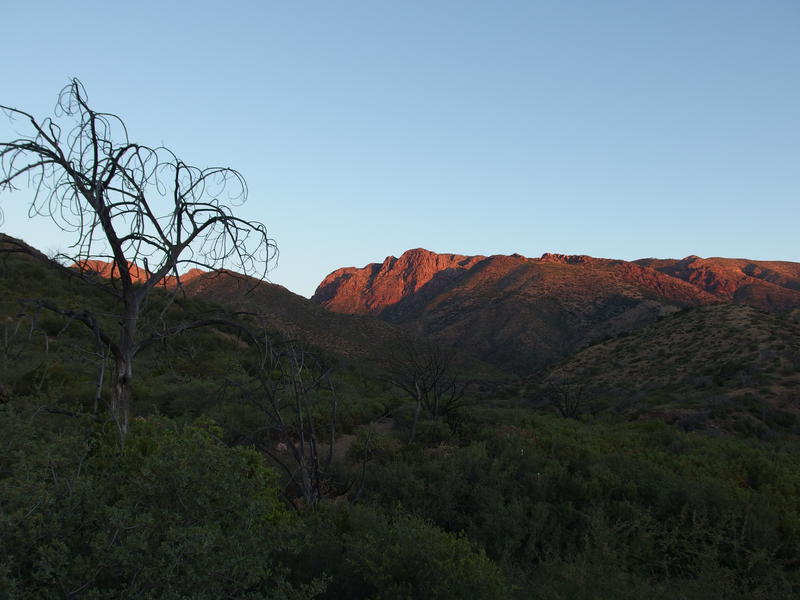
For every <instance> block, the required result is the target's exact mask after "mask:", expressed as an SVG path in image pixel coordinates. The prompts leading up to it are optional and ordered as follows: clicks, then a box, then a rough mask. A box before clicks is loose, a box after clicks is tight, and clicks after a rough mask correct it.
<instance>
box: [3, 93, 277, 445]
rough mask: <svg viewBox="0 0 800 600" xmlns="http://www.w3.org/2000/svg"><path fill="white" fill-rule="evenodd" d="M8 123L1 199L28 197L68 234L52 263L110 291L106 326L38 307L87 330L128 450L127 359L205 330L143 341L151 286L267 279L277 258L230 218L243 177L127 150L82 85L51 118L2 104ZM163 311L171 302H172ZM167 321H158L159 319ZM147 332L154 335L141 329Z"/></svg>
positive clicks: (259, 233) (79, 314)
mask: <svg viewBox="0 0 800 600" xmlns="http://www.w3.org/2000/svg"><path fill="white" fill-rule="evenodd" d="M0 108H2V110H3V111H4V112H5V113H6V114H7V116H8V117H9V119H10V120H11V121H17V120H20V121H22V122H23V123H24V125H25V126H26V127H27V129H28V133H27V134H23V135H20V137H18V138H17V139H13V140H11V141H6V142H0V191H3V190H5V191H10V190H14V189H16V188H17V186H18V185H27V186H29V187H31V188H33V189H34V191H35V196H34V199H33V201H32V204H31V206H30V211H29V212H30V214H31V216H44V217H49V218H50V219H52V220H53V221H54V222H55V223H56V224H57V225H58V226H59V227H61V228H62V229H63V230H64V231H67V232H70V233H72V234H74V240H75V241H74V243H73V244H72V246H70V250H69V252H68V253H67V254H65V255H62V256H60V257H58V258H60V259H61V260H62V262H65V263H66V264H70V265H73V266H74V267H75V269H77V270H78V271H79V272H83V273H85V274H87V275H88V274H89V273H90V272H92V271H96V270H97V269H98V264H97V262H94V261H102V262H103V263H104V264H105V265H106V266H103V267H102V269H101V270H102V274H103V275H104V277H103V278H97V277H94V278H91V280H92V282H93V283H94V284H95V285H97V286H100V287H101V288H103V289H104V290H106V291H107V292H108V293H109V294H110V295H111V296H112V297H113V298H115V301H116V305H117V306H118V308H119V311H118V314H117V316H116V318H115V319H114V322H113V324H111V325H109V323H108V320H105V321H101V319H99V318H98V316H97V315H96V314H94V313H93V312H92V310H91V309H90V308H89V307H86V308H85V309H82V310H74V309H70V310H67V309H65V308H64V307H60V306H55V305H53V304H52V303H50V302H47V301H46V300H42V301H40V302H39V303H38V306H39V307H41V308H46V309H48V310H51V311H53V312H56V313H59V314H62V315H64V316H67V317H70V318H72V319H75V320H77V321H79V322H81V323H83V324H84V325H85V326H86V327H88V328H89V329H91V330H92V332H93V334H94V336H95V337H96V338H97V339H98V340H99V341H100V343H101V344H102V345H103V346H104V347H106V348H108V352H109V354H110V356H111V358H112V360H113V394H112V403H111V414H112V416H113V418H114V420H115V421H116V423H117V426H118V428H119V432H120V437H121V440H122V441H123V442H124V438H125V435H126V433H127V431H128V421H129V414H130V406H131V400H132V398H131V384H132V381H133V376H134V359H135V357H136V355H137V354H138V353H139V352H140V351H141V350H142V348H144V347H146V346H147V345H149V344H151V343H153V342H154V341H157V340H160V339H163V337H164V336H165V335H169V334H171V333H176V332H178V331H183V330H185V329H188V328H192V327H199V326H203V325H206V324H209V323H208V322H205V321H196V322H194V323H183V324H181V325H180V326H177V327H169V326H167V325H166V323H165V321H164V319H163V318H161V319H156V322H158V323H159V326H158V327H156V328H154V329H152V330H148V331H143V327H142V323H141V317H142V314H143V311H144V309H145V306H146V304H147V301H148V297H149V296H150V295H151V292H152V291H153V290H154V289H155V288H156V287H162V288H165V289H166V288H169V289H170V290H171V292H172V293H173V294H175V293H177V291H178V290H179V289H180V277H181V273H182V271H183V270H184V269H186V268H187V267H198V268H201V269H206V270H219V269H222V268H223V267H226V266H227V267H230V268H232V269H234V270H236V271H239V272H240V273H243V274H246V275H255V276H258V277H259V278H263V276H264V275H265V274H266V269H267V266H268V264H269V262H270V260H272V259H273V258H274V257H275V256H276V253H277V250H276V247H275V244H274V242H273V240H271V239H270V238H269V237H268V235H267V231H266V228H265V227H264V225H263V224H261V223H258V222H253V221H246V220H244V219H241V218H239V217H237V216H235V215H234V213H233V211H232V208H231V206H234V205H237V204H240V203H242V202H244V200H245V199H246V196H247V186H246V183H245V180H244V178H243V177H242V176H241V175H240V174H239V173H238V172H237V171H235V170H233V169H230V168H226V167H212V168H205V169H200V168H198V167H194V166H191V165H187V164H186V163H184V162H183V161H182V160H180V159H179V158H178V157H177V156H176V155H175V154H174V153H173V152H172V151H170V150H168V149H167V148H163V147H150V146H145V145H142V144H138V143H135V142H133V141H131V140H130V139H129V137H128V131H127V129H126V127H125V124H124V123H123V122H122V120H121V119H120V118H119V117H117V116H115V115H113V114H110V113H102V112H97V111H95V110H94V109H92V108H91V107H90V106H89V104H88V101H87V96H86V92H85V90H84V88H83V85H82V84H81V82H80V81H78V80H77V79H73V80H72V81H71V82H70V83H69V85H67V86H66V87H65V88H64V89H63V90H62V91H61V93H60V95H59V99H58V104H57V106H56V110H55V115H54V118H46V119H44V120H39V119H37V118H36V117H34V116H32V115H31V114H29V113H27V112H25V111H23V110H20V109H17V108H12V107H9V106H3V105H0ZM167 305H168V302H167ZM165 312H166V308H164V312H162V315H161V316H162V317H163V315H164V314H165ZM148 329H149V328H148Z"/></svg>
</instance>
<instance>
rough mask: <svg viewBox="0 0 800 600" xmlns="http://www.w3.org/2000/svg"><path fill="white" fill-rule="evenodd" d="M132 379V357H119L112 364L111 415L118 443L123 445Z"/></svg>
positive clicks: (126, 431) (128, 415)
mask: <svg viewBox="0 0 800 600" xmlns="http://www.w3.org/2000/svg"><path fill="white" fill-rule="evenodd" d="M132 378H133V356H119V357H117V359H116V361H115V363H114V394H113V397H112V400H111V414H112V416H113V417H114V421H116V423H117V428H118V429H119V435H120V441H121V442H122V445H123V446H124V445H125V437H126V436H127V435H128V424H129V417H130V407H131V381H132Z"/></svg>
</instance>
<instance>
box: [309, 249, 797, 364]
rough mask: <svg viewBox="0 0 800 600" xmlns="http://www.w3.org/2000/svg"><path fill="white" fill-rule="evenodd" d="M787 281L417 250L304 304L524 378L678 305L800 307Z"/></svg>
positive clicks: (685, 267)
mask: <svg viewBox="0 0 800 600" xmlns="http://www.w3.org/2000/svg"><path fill="white" fill-rule="evenodd" d="M726 261H727V262H726ZM795 273H798V274H800V265H798V264H796V263H759V262H753V261H736V260H733V259H707V260H706V259H700V258H698V257H688V258H687V259H684V260H682V261H675V260H656V259H643V260H641V261H636V262H628V261H622V260H612V259H603V258H593V257H590V256H585V255H562V254H544V255H543V256H542V257H541V258H538V259H535V258H526V257H524V256H521V255H519V254H515V255H511V256H501V255H497V256H488V257H485V256H473V257H468V256H460V255H452V254H442V255H440V254H435V253H432V252H428V251H426V250H422V249H417V250H410V251H408V252H406V253H404V254H403V255H402V256H401V257H400V258H394V257H389V258H387V259H386V260H384V261H383V263H374V264H371V265H367V266H366V267H363V268H361V269H358V268H353V267H350V268H346V269H339V270H337V271H334V272H333V273H331V274H330V275H329V276H328V277H326V278H325V280H324V281H323V282H322V284H321V285H320V286H319V288H318V289H317V292H316V294H315V295H314V296H313V297H312V301H313V302H316V303H318V304H320V305H322V306H323V307H325V308H328V309H329V310H332V311H336V312H346V313H359V314H365V313H369V314H374V315H376V316H379V317H380V318H381V319H383V320H385V321H388V322H391V323H396V324H402V325H405V326H410V327H413V328H415V329H417V330H418V331H420V332H421V333H424V334H426V335H430V336H433V337H435V338H438V339H440V340H442V341H444V342H446V343H451V344H455V345H458V346H460V347H462V348H468V349H469V351H470V352H472V353H474V354H475V355H477V356H478V357H479V358H481V359H482V360H485V361H487V362H490V363H493V364H495V365H498V366H501V367H504V368H509V367H510V368H512V369H513V370H516V371H519V372H525V371H530V370H531V369H535V368H538V367H541V366H543V365H545V364H548V363H552V362H554V361H557V360H560V359H561V358H562V357H564V356H566V355H567V354H569V353H570V352H572V351H574V350H575V349H576V348H578V347H581V346H582V345H585V344H587V343H589V342H591V341H594V340H597V339H600V338H603V337H606V336H609V335H616V334H618V333H622V332H627V331H632V330H634V329H637V328H640V327H643V326H645V325H647V324H649V323H652V322H654V321H655V320H656V319H658V318H659V317H660V316H663V315H665V314H668V313H670V312H674V311H676V310H678V309H679V308H682V307H685V306H698V305H704V304H714V303H718V302H735V303H741V304H749V305H751V306H755V307H757V308H761V309H773V308H784V307H791V306H800V291H799V290H798V289H795V288H794V287H793V286H795V284H797V285H798V286H800V277H797V278H795Z"/></svg>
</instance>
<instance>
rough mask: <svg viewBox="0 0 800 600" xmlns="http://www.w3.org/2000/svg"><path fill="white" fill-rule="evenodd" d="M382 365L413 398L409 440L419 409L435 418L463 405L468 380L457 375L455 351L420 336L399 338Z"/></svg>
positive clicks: (412, 435)
mask: <svg viewBox="0 0 800 600" xmlns="http://www.w3.org/2000/svg"><path fill="white" fill-rule="evenodd" d="M385 369H386V371H387V373H388V375H389V379H390V381H391V382H392V383H393V384H394V385H396V386H397V387H399V388H400V389H401V390H403V391H404V392H406V393H407V394H408V395H409V396H411V398H412V400H414V403H415V406H414V418H413V421H412V424H411V433H410V435H409V443H411V442H412V441H414V437H415V436H416V431H417V423H418V421H419V416H420V413H421V411H422V409H425V410H426V411H428V412H429V413H430V415H431V416H432V417H433V418H434V419H437V418H439V417H442V416H445V415H447V414H448V413H451V412H453V411H454V410H456V409H457V408H459V407H460V406H463V404H464V403H465V400H466V393H467V391H468V389H469V386H470V383H471V382H470V381H468V380H466V379H464V378H463V377H461V376H460V373H459V371H458V368H457V365H456V361H455V354H454V351H452V350H448V349H445V348H444V347H442V346H441V345H439V344H437V343H435V342H430V341H423V340H413V339H410V338H404V339H401V340H398V342H397V343H396V345H395V347H394V349H393V350H392V352H390V354H389V358H388V360H387V361H386V363H385Z"/></svg>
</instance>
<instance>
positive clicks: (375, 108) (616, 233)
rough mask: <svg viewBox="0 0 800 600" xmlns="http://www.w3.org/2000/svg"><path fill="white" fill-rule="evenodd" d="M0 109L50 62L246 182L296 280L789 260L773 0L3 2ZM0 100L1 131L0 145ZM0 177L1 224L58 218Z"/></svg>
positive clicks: (50, 95) (795, 30)
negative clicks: (390, 265)
mask: <svg viewBox="0 0 800 600" xmlns="http://www.w3.org/2000/svg"><path fill="white" fill-rule="evenodd" d="M0 36H2V39H3V52H4V60H3V66H2V69H0V75H2V76H1V77H0V104H5V105H11V106H14V107H17V108H21V109H24V110H26V111H28V112H31V113H33V114H35V115H37V116H39V117H45V116H48V115H50V114H51V113H52V109H53V107H54V104H55V101H56V97H57V94H58V92H59V90H60V89H61V88H62V87H63V86H64V85H65V84H66V83H67V82H68V80H69V78H70V77H78V78H80V80H81V81H82V82H83V84H84V85H85V87H86V89H87V92H88V95H89V100H90V103H91V104H92V105H93V107H94V108H96V109H98V110H102V111H108V112H113V113H116V114H118V115H120V116H121V117H122V118H123V120H124V121H125V123H126V125H127V127H128V130H129V132H130V136H131V138H132V139H133V140H136V141H139V142H141V143H143V144H148V145H158V144H164V145H166V146H168V147H169V148H171V149H172V150H173V151H175V153H176V154H177V155H178V156H180V157H181V158H182V159H183V160H185V161H186V162H188V163H191V164H195V165H197V166H212V165H214V166H216V165H221V166H230V167H233V168H235V169H237V170H239V171H240V172H241V173H242V174H243V175H244V177H245V178H246V180H247V182H248V185H249V192H250V194H249V199H248V201H247V203H246V204H245V205H243V206H242V207H240V208H239V209H238V210H237V214H238V215H240V216H243V217H245V218H248V219H255V220H259V221H262V222H263V223H265V224H266V225H267V228H268V230H269V232H270V234H271V236H272V237H273V238H274V239H275V240H276V242H277V244H278V247H279V250H280V258H279V260H278V263H277V264H276V265H273V267H272V269H271V271H270V273H269V280H270V281H273V282H275V283H279V284H281V285H284V286H286V287H287V288H289V289H290V290H292V291H294V292H296V293H299V294H302V295H304V296H310V295H311V294H313V292H314V289H315V288H316V286H317V285H318V284H319V282H320V281H321V280H322V279H323V277H324V276H325V275H327V274H328V273H329V272H330V271H332V270H334V269H336V268H339V267H343V266H363V265H365V264H367V263H370V262H380V261H382V260H383V259H384V258H385V257H386V256H389V255H394V256H399V255H400V254H401V253H402V252H404V251H405V250H407V249H410V248H417V247H424V248H427V249H429V250H432V251H436V252H453V253H459V254H468V255H473V254H484V255H490V254H512V253H514V252H518V253H520V254H523V255H525V256H539V255H541V254H542V253H543V252H561V253H569V254H589V255H593V256H600V257H611V258H622V259H636V258H642V257H651V256H654V257H662V258H666V257H672V258H682V257H684V256H687V255H690V254H696V255H700V256H706V257H707V256H728V257H747V258H750V259H755V260H759V259H760V260H767V259H772V260H792V261H800V234H799V233H798V231H800V228H799V227H798V224H800V3H798V2H797V1H796V0H787V1H774V0H757V1H755V0H754V1H743V0H742V1H732V0H725V1H714V0H707V1H704V2H696V1H682V0H673V1H670V2H650V1H645V0H641V1H635V2H634V1H625V0H620V1H614V2H611V1H608V2H606V1H603V0H591V1H585V2H581V1H552V2H549V1H541V2H537V1H534V0H528V1H524V2H515V1H511V0H509V1H504V2H496V1H488V0H487V1H485V2H475V1H470V0H459V1H457V2H456V1H453V2H451V1H444V0H442V1H435V0H427V1H424V2H417V1H415V0H404V1H403V2H397V1H394V2H389V1H382V0H373V1H365V2H349V1H344V0H343V1H337V2H330V1H327V2H323V1H320V2H313V1H309V2H302V1H296V2H287V1H281V2H272V1H260V2H255V1H254V2H242V1H237V0H228V1H225V2H219V1H216V2H205V1H194V2H177V1H176V2H154V1H151V0H137V1H136V2H131V1H122V0H120V1H119V2H108V1H107V0H104V1H102V2H99V1H98V2H94V1H92V2H88V1H87V2H84V1H81V0H75V1H72V2H63V1H53V2H44V1H39V0H26V1H25V2H21V1H12V2H8V3H5V6H4V7H3V8H2V19H0ZM9 131H10V129H9V125H8V123H7V120H6V119H5V117H4V116H3V115H0V139H3V140H7V139H10V138H9V137H8V136H9V135H10V134H9ZM30 198H31V193H30V192H29V191H26V190H22V191H18V192H13V193H0V208H2V210H3V213H4V222H3V223H2V225H0V230H2V231H4V232H5V233H8V234H10V235H14V236H16V237H21V238H23V239H24V240H26V241H27V242H29V243H31V244H33V245H34V246H36V247H38V248H39V249H41V250H43V251H46V252H53V253H54V252H55V251H57V250H59V249H63V248H65V247H66V246H67V245H68V244H69V243H70V241H71V239H70V238H69V236H67V235H66V234H63V233H61V232H59V231H58V230H56V229H55V228H54V227H53V226H52V225H51V224H49V223H48V221H47V220H45V219H42V218H35V219H29V218H28V216H27V204H28V203H29V202H30Z"/></svg>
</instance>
